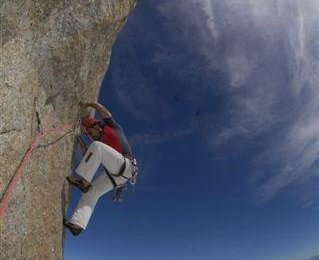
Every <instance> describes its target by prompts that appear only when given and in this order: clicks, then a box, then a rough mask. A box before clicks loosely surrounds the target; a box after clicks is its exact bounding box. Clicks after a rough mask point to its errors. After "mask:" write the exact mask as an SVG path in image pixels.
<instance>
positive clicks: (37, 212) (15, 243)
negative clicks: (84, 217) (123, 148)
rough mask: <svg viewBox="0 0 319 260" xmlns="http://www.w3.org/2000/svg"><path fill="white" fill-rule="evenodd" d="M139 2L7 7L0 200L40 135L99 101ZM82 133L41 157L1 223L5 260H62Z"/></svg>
mask: <svg viewBox="0 0 319 260" xmlns="http://www.w3.org/2000/svg"><path fill="white" fill-rule="evenodd" d="M135 2H136V0H89V1H88V0H70V1H65V0H63V1H62V0H55V1H49V0H42V1H35V0H25V1H21V0H5V1H1V53H0V55H1V72H0V73H1V75H0V84H1V85H0V101H1V103H0V109H1V118H0V172H1V174H0V196H1V197H2V196H3V194H4V191H5V189H6V187H7V185H8V183H9V181H10V179H11V178H12V176H13V175H14V173H15V171H16V170H17V167H18V166H19V163H20V162H21V160H22V158H23V156H24V154H25V153H26V151H27V150H28V148H29V145H30V143H31V140H32V137H33V136H34V135H35V134H36V133H37V120H36V115H35V109H34V99H35V98H36V97H37V98H38V104H39V113H40V118H41V122H42V125H43V127H44V128H52V127H57V126H60V125H64V124H66V123H68V122H73V121H75V120H76V118H77V114H78V106H77V104H78V101H79V100H83V101H88V100H96V98H97V95H98V92H99V87H100V84H101V81H102V79H103V76H104V74H105V72H106V69H107V66H108V62H109V58H110V52H111V47H112V45H113V43H114V41H115V39H116V37H117V35H118V32H119V31H120V29H121V28H122V26H123V25H124V23H125V21H126V17H127V16H128V14H129V12H130V10H132V8H133V7H134V4H135ZM74 137H75V134H74V132H71V133H67V132H65V131H64V132H59V133H56V134H52V135H48V136H46V137H45V138H43V139H42V140H41V142H40V147H39V148H38V149H37V150H35V151H34V152H33V155H32V158H31V160H30V161H29V162H28V163H27V166H26V168H25V170H24V173H23V176H22V178H21V179H20V181H19V183H18V184H17V186H16V187H15V189H14V191H13V193H12V196H11V198H10V200H9V203H8V206H7V208H6V210H5V213H4V215H3V217H2V219H1V220H0V221H1V222H0V259H10V260H13V259H32V260H35V259H40V260H43V259H52V260H57V259H62V258H63V257H62V254H63V252H62V251H63V226H62V224H61V223H62V218H63V215H64V213H65V210H66V206H65V205H67V202H68V194H69V191H68V185H67V184H66V182H65V176H66V175H69V174H71V167H72V166H71V165H72V155H73V146H74Z"/></svg>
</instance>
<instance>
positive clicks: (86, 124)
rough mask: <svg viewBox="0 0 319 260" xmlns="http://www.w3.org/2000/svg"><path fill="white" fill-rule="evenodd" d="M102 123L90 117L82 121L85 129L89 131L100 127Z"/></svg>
mask: <svg viewBox="0 0 319 260" xmlns="http://www.w3.org/2000/svg"><path fill="white" fill-rule="evenodd" d="M99 124H100V121H99V120H97V119H96V118H95V117H89V118H86V119H84V120H83V121H82V125H83V127H84V128H85V129H86V130H87V129H88V128H89V127H92V126H95V125H99Z"/></svg>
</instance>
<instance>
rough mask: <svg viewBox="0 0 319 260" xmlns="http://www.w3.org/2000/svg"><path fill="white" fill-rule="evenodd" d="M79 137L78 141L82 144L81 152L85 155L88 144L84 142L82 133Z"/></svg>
mask: <svg viewBox="0 0 319 260" xmlns="http://www.w3.org/2000/svg"><path fill="white" fill-rule="evenodd" d="M77 139H78V142H79V144H80V148H81V152H82V154H83V155H84V154H85V153H86V150H87V148H86V144H85V143H84V141H83V139H82V137H81V136H80V135H79V136H78V137H77Z"/></svg>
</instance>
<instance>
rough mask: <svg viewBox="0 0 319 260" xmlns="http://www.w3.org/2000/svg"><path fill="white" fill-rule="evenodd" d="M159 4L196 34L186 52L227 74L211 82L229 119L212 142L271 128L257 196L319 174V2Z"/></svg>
mask: <svg viewBox="0 0 319 260" xmlns="http://www.w3.org/2000/svg"><path fill="white" fill-rule="evenodd" d="M157 6H158V9H159V10H160V11H162V12H163V13H166V15H167V17H174V19H177V20H179V23H178V25H177V26H179V27H180V29H181V30H184V31H185V32H187V34H192V35H194V38H193V40H190V38H188V37H187V39H188V40H190V41H189V42H187V45H188V48H189V54H192V55H197V56H198V57H200V58H201V59H205V60H206V61H207V62H208V63H207V64H206V66H205V68H204V69H203V70H202V71H201V73H206V74H213V73H214V74H215V75H216V74H218V75H222V76H223V77H226V79H227V84H225V85H223V86H214V88H215V89H219V90H220V89H221V88H223V91H224V92H225V93H227V95H228V106H227V108H226V109H227V111H226V113H227V114H228V116H229V122H228V124H227V127H224V128H223V129H222V130H221V131H219V133H218V136H217V138H216V136H215V133H214V137H212V138H211V140H212V141H211V142H212V144H213V145H216V144H218V145H220V144H222V143H227V142H230V141H231V140H234V138H243V137H244V140H245V138H246V139H254V138H258V137H260V136H266V135H267V144H265V145H264V151H263V152H261V153H259V154H257V155H256V157H255V158H254V165H255V169H256V170H255V172H261V173H262V176H261V178H256V177H254V176H252V177H251V179H254V181H252V183H254V185H257V198H258V199H259V200H262V201H265V200H269V199H270V198H272V197H273V196H275V195H276V194H277V193H278V192H279V191H281V190H283V189H284V188H286V187H288V186H291V185H296V184H297V183H303V184H305V183H307V181H309V180H310V179H311V180H312V181H318V179H317V178H318V171H316V166H317V163H318V154H319V121H318V119H317V118H318V112H319V88H318V82H319V63H318V60H319V36H318V35H319V18H318V13H319V2H318V1H315V0H312V1H301V0H293V1H291V0H289V1H288V0H272V1H266V0H264V1H252V0H246V1H238V0H227V1H222V2H221V1H215V0H192V1H187V3H183V4H182V5H179V6H178V7H177V2H176V3H175V2H174V1H171V2H170V3H168V2H165V3H164V4H161V3H158V4H157ZM175 17H177V18H175ZM169 19H171V18H169ZM184 40H185V39H184ZM181 44H183V43H182V42H181ZM194 49H195V51H194ZM167 59H168V58H167ZM194 59H195V58H194ZM184 73H187V71H184ZM206 76H207V75H206ZM208 138H210V137H209V135H208ZM263 169H266V170H263ZM311 194H312V195H313V199H316V197H317V198H318V194H317V193H315V194H314V193H311ZM309 196H310V195H309ZM309 200H311V198H307V201H309ZM308 203H309V202H308Z"/></svg>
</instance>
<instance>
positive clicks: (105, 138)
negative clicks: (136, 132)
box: [101, 118, 133, 156]
mask: <svg viewBox="0 0 319 260" xmlns="http://www.w3.org/2000/svg"><path fill="white" fill-rule="evenodd" d="M103 121H104V125H103V126H102V129H103V133H102V136H101V141H102V142H103V143H105V144H107V145H109V146H111V147H112V148H113V149H115V150H116V151H118V152H119V153H121V154H123V155H130V156H133V155H132V149H131V146H130V144H129V142H128V141H127V139H126V136H125V134H124V132H123V129H122V127H121V126H120V125H119V124H118V123H117V122H116V121H115V120H114V119H113V118H103Z"/></svg>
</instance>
